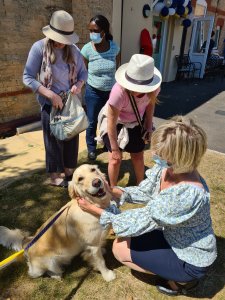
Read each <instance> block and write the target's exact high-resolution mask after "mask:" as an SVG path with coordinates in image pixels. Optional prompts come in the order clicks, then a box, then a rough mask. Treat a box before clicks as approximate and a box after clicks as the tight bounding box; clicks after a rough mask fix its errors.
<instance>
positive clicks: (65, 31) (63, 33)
mask: <svg viewBox="0 0 225 300" xmlns="http://www.w3.org/2000/svg"><path fill="white" fill-rule="evenodd" d="M42 32H43V33H44V35H45V36H46V37H48V38H49V39H51V40H53V41H55V42H58V43H61V44H66V45H71V44H75V43H77V42H78V41H79V37H78V35H77V34H76V33H75V32H74V20H73V17H72V16H71V15H70V14H68V13H67V12H66V11H64V10H58V11H55V12H54V13H53V14H52V17H51V20H50V25H47V26H45V27H43V28H42Z"/></svg>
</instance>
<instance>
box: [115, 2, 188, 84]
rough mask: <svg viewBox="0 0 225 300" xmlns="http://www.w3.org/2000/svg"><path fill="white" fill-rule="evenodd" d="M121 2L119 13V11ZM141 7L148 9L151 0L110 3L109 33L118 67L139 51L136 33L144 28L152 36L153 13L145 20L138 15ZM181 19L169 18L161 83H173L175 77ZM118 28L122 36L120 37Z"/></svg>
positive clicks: (138, 33) (138, 35)
mask: <svg viewBox="0 0 225 300" xmlns="http://www.w3.org/2000/svg"><path fill="white" fill-rule="evenodd" d="M122 3H123V12H122ZM145 4H149V5H150V6H151V4H152V1H151V0H150V1H146V0H123V1H122V0H113V18H112V33H113V38H114V40H115V41H116V42H117V43H118V45H120V48H121V64H123V63H126V62H128V61H129V60H130V57H131V56H132V55H133V54H135V53H139V51H140V34H141V31H142V29H144V28H146V29H147V30H148V31H149V32H150V35H152V19H153V13H152V12H151V13H150V16H149V17H148V18H144V17H143V15H142V9H143V6H144V5H145ZM121 18H122V24H121ZM180 23H181V20H175V19H174V18H169V21H168V26H167V28H168V33H167V35H166V36H167V40H166V41H165V47H166V50H165V59H164V64H165V66H164V68H163V70H164V71H163V74H162V75H163V81H166V82H169V81H173V80H174V79H175V77H176V71H177V65H176V61H175V55H178V54H179V52H180V44H181V37H182V30H183V27H182V26H181V25H180ZM121 25H122V36H121Z"/></svg>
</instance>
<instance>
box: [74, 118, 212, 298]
mask: <svg viewBox="0 0 225 300" xmlns="http://www.w3.org/2000/svg"><path fill="white" fill-rule="evenodd" d="M206 149H207V139H206V134H205V132H204V131H203V129H202V128H200V127H199V126H198V125H196V124H195V123H194V122H193V120H191V119H186V118H185V117H183V116H177V117H175V118H173V120H170V121H167V122H166V123H164V124H162V125H161V126H159V127H158V128H157V129H156V130H155V131H154V132H153V134H152V139H151V150H152V153H153V154H155V156H156V155H157V156H156V157H153V160H154V161H155V165H154V166H153V167H152V168H151V169H149V170H147V171H146V179H145V180H143V181H142V182H141V183H140V184H139V186H130V187H125V188H119V187H116V188H113V193H114V196H115V197H118V198H119V197H120V204H122V203H123V202H124V201H126V202H128V203H133V204H134V203H138V204H145V206H142V207H141V208H140V207H139V208H137V207H136V208H134V209H128V210H126V211H122V212H121V213H119V211H118V209H117V210H116V208H115V207H112V206H111V207H109V208H107V209H105V210H103V209H101V208H99V207H96V206H95V205H93V204H91V203H89V202H88V201H86V200H85V199H78V203H79V205H80V207H81V208H82V209H83V210H85V211H88V212H90V213H92V214H94V215H97V216H100V224H101V225H102V226H105V227H107V226H108V225H110V224H111V225H112V227H113V230H114V232H115V234H116V235H117V236H118V238H116V239H115V241H114V243H113V254H114V256H115V257H116V259H117V260H118V261H120V262H121V263H122V264H124V265H126V266H128V267H129V268H131V269H134V270H136V271H139V272H144V273H152V274H156V275H158V276H160V277H161V278H162V279H161V280H159V281H158V283H157V289H158V291H159V292H161V293H164V294H167V295H171V296H175V295H179V294H184V295H186V293H187V292H188V290H189V289H191V288H192V287H194V286H195V285H197V283H198V280H199V279H200V278H203V277H204V276H205V275H206V273H207V271H208V270H209V267H210V266H211V265H212V263H213V262H214V261H215V259H216V256H217V250H216V239H215V235H214V232H213V228H212V221H211V217H210V193H209V189H208V187H207V184H206V182H205V181H204V179H203V178H202V177H201V175H200V174H199V173H198V171H197V167H198V165H199V163H200V161H201V159H202V157H203V155H204V153H205V151H206Z"/></svg>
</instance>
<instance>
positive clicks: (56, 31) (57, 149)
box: [23, 10, 87, 187]
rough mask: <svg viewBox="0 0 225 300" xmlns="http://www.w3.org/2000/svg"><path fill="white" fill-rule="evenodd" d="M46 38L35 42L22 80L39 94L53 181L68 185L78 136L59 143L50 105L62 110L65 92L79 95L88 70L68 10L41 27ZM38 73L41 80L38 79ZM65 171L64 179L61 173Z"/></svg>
mask: <svg viewBox="0 0 225 300" xmlns="http://www.w3.org/2000/svg"><path fill="white" fill-rule="evenodd" d="M42 32H43V34H44V35H45V36H46V38H44V39H42V40H39V41H37V42H35V43H34V44H33V46H32V47H31V50H30V52H29V55H28V58H27V62H26V66H25V69H24V73H23V82H24V84H25V85H26V86H28V87H29V88H31V89H32V91H33V92H34V93H36V95H37V100H38V102H39V104H40V106H41V120H42V128H43V135H44V144H45V153H46V171H47V173H49V175H50V184H51V185H54V186H59V187H66V186H67V185H68V181H69V180H71V177H72V174H73V170H74V169H75V167H76V164H77V156H78V146H79V135H77V136H75V137H74V138H73V139H71V140H69V141H63V142H60V141H58V140H56V138H55V137H54V136H53V135H52V134H51V131H50V126H49V122H50V111H51V107H52V106H53V107H55V108H57V109H62V107H63V100H62V97H63V94H65V93H64V92H68V91H70V92H71V93H74V94H77V95H79V94H80V93H81V88H82V86H83V84H84V82H85V81H86V80H87V70H86V67H85V64H84V62H83V58H82V55H81V53H80V50H79V49H78V47H77V46H76V45H75V43H77V42H78V40H79V38H78V36H77V35H76V33H75V32H74V20H73V18H72V16H71V15H70V14H68V13H67V12H66V11H63V10H59V11H55V12H54V13H53V14H52V17H51V20H50V24H49V25H47V26H45V27H43V28H42ZM37 76H38V79H37ZM62 173H64V175H65V179H63V177H62V176H61V174H62Z"/></svg>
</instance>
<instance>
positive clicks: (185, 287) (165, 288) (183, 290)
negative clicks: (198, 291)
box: [156, 279, 199, 296]
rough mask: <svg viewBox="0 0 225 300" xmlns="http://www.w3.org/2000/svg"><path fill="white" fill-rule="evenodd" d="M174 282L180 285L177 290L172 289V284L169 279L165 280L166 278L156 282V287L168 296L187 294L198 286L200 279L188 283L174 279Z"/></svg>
mask: <svg viewBox="0 0 225 300" xmlns="http://www.w3.org/2000/svg"><path fill="white" fill-rule="evenodd" d="M174 283H175V284H176V286H177V287H178V289H177V290H172V289H171V286H170V285H169V283H168V280H165V279H160V280H159V281H158V282H157V284H156V288H157V290H158V291H159V292H160V293H162V294H165V295H168V296H178V295H187V294H188V292H190V291H191V290H193V289H194V288H196V287H197V286H198V284H199V281H198V280H193V281H190V282H188V283H186V284H180V283H178V282H176V281H174Z"/></svg>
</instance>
